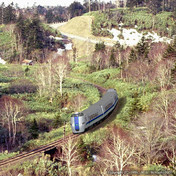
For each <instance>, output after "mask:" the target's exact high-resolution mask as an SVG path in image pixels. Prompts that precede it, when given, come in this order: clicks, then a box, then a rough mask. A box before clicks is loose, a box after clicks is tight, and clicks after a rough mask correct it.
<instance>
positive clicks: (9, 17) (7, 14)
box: [3, 3, 16, 24]
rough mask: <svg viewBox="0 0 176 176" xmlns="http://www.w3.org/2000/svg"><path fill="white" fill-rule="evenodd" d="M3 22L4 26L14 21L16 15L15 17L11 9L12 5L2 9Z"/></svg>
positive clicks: (13, 10)
mask: <svg viewBox="0 0 176 176" xmlns="http://www.w3.org/2000/svg"><path fill="white" fill-rule="evenodd" d="M3 18H4V19H3V21H4V24H8V23H13V22H15V21H16V15H15V9H14V8H13V3H12V4H10V5H8V6H7V7H6V8H5V9H4V16H3Z"/></svg>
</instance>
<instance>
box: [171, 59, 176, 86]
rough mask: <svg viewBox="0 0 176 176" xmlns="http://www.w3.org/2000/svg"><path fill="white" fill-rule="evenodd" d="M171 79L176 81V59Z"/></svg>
mask: <svg viewBox="0 0 176 176" xmlns="http://www.w3.org/2000/svg"><path fill="white" fill-rule="evenodd" d="M171 81H172V83H174V84H175V83H176V61H175V65H174V67H173V68H172V70H171Z"/></svg>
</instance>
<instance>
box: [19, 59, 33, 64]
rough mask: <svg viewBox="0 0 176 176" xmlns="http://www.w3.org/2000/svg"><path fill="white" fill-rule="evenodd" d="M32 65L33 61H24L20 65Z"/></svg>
mask: <svg viewBox="0 0 176 176" xmlns="http://www.w3.org/2000/svg"><path fill="white" fill-rule="evenodd" d="M33 64H34V62H33V60H28V59H24V60H23V61H22V65H33Z"/></svg>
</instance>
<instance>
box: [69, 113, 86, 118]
mask: <svg viewBox="0 0 176 176" xmlns="http://www.w3.org/2000/svg"><path fill="white" fill-rule="evenodd" d="M78 116H84V114H83V113H82V112H81V113H78V114H72V115H71V117H78Z"/></svg>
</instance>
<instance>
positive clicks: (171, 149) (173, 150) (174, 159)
mask: <svg viewBox="0 0 176 176" xmlns="http://www.w3.org/2000/svg"><path fill="white" fill-rule="evenodd" d="M168 145H169V146H167V148H166V149H165V154H166V156H167V159H168V160H169V161H170V166H171V168H172V169H173V170H174V171H175V172H176V140H175V139H173V140H172V141H171V142H169V144H168Z"/></svg>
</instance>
